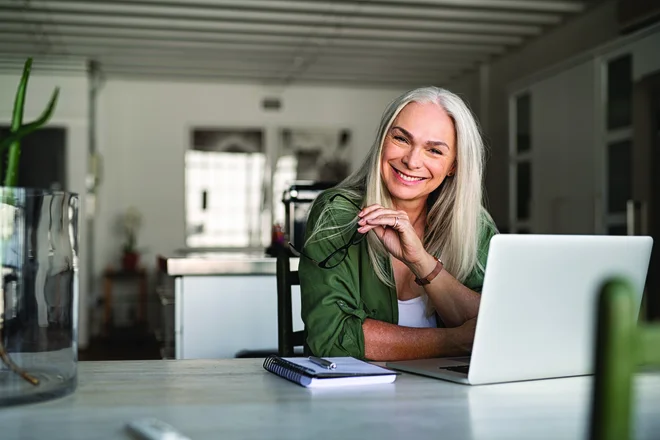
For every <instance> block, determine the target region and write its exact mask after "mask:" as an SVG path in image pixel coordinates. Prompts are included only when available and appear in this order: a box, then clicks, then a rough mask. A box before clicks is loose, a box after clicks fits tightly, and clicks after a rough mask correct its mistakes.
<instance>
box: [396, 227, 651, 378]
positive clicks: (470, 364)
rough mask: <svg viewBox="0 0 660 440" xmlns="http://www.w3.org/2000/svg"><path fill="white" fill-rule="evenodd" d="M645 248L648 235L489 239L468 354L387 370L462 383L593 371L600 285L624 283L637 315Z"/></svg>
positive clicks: (646, 261) (648, 246)
mask: <svg viewBox="0 0 660 440" xmlns="http://www.w3.org/2000/svg"><path fill="white" fill-rule="evenodd" d="M652 246H653V239H652V238H651V237H648V236H600V235H533V234H529V235H528V234H520V235H515V234H499V235H496V236H494V237H493V238H492V239H491V242H490V248H489V252H488V261H487V263H486V273H485V277H484V284H483V288H482V293H481V296H482V298H481V305H480V308H479V317H478V319H477V326H476V330H475V335H474V343H473V345H472V353H471V356H469V357H461V358H436V359H420V360H412V361H395V362H387V363H386V365H387V366H388V367H389V368H392V369H395V370H399V371H405V372H409V373H416V374H421V375H425V376H431V377H435V378H438V379H446V380H450V381H453V382H458V383H463V384H469V385H481V384H490V383H501V382H513V381H523V380H535V379H549V378H559V377H569V376H581V375H588V374H593V357H594V350H595V338H596V319H597V316H596V315H597V302H598V295H599V293H600V286H601V284H602V283H603V281H604V280H605V279H606V278H608V277H611V276H617V275H618V276H622V277H625V278H626V279H628V280H629V281H630V282H631V283H632V285H633V286H634V288H635V291H636V292H638V296H637V297H636V307H637V313H638V314H639V308H640V305H641V301H642V293H643V291H644V284H645V281H646V274H647V270H648V267H649V259H650V257H651V247H652Z"/></svg>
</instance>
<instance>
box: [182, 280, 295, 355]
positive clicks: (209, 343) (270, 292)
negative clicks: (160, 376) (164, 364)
mask: <svg viewBox="0 0 660 440" xmlns="http://www.w3.org/2000/svg"><path fill="white" fill-rule="evenodd" d="M292 290H293V291H292V294H293V299H292V300H293V316H294V321H293V327H294V330H301V329H302V328H303V323H302V319H301V318H300V288H299V287H297V286H296V287H294V288H293V289H292ZM174 292H175V293H174V294H175V299H174V309H175V312H174V320H175V323H174V341H175V343H174V346H175V357H176V359H217V358H233V357H236V355H237V354H239V353H241V352H244V351H272V352H273V353H276V352H277V284H276V277H275V275H274V274H273V275H208V276H181V277H177V278H176V279H175V287H174Z"/></svg>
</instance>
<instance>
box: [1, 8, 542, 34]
mask: <svg viewBox="0 0 660 440" xmlns="http://www.w3.org/2000/svg"><path fill="white" fill-rule="evenodd" d="M7 10H14V11H24V12H25V13H30V14H32V13H40V14H41V13H57V14H67V15H79V14H86V15H90V16H97V17H98V16H101V17H104V18H105V17H124V18H126V17H128V18H141V19H168V20H175V21H177V20H186V21H190V20H199V21H201V22H211V21H212V22H214V23H243V24H277V25H284V26H301V25H302V26H325V27H327V26H335V27H340V28H342V29H356V28H364V29H381V30H416V31H432V32H438V31H456V32H473V33H479V34H510V35H525V36H532V35H538V34H539V33H540V32H541V29H542V28H541V26H539V25H529V24H516V23H492V22H484V21H483V20H473V21H466V20H452V19H450V18H447V17H444V18H442V19H440V18H437V17H436V18H429V17H427V16H426V17H418V18H417V19H406V18H401V17H398V18H389V17H359V16H351V15H337V14H335V13H334V12H330V13H305V14H291V13H286V12H273V11H269V12H264V11H243V10H231V9H229V10H214V9H210V10H209V9H191V8H183V7H178V8H177V7H171V6H169V7H167V6H153V5H151V6H147V5H126V4H117V3H107V2H99V1H96V2H93V3H91V2H90V3H84V4H81V3H77V2H75V1H49V2H46V1H43V0H42V1H35V0H31V1H30V2H29V3H27V5H21V4H17V5H16V6H14V7H10V8H8V9H7Z"/></svg>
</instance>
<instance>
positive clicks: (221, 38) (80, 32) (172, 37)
mask: <svg viewBox="0 0 660 440" xmlns="http://www.w3.org/2000/svg"><path fill="white" fill-rule="evenodd" d="M0 33H9V34H16V33H28V34H31V35H34V36H35V37H36V38H37V39H44V40H46V39H48V40H51V41H53V42H56V41H57V39H58V37H77V38H80V39H86V38H88V37H96V38H106V39H108V40H118V39H122V40H126V39H128V40H132V41H133V42H135V43H144V42H147V41H149V42H151V41H157V42H161V43H166V44H167V45H170V44H171V45H172V46H176V45H177V44H190V45H195V46H196V45H198V44H199V46H200V47H202V46H205V47H212V46H216V45H217V46H219V45H224V44H235V45H258V46H260V47H269V46H280V45H285V46H295V47H298V48H299V49H301V50H302V49H303V48H304V47H314V48H323V49H324V50H325V49H326V48H330V47H333V48H361V49H369V50H371V49H374V48H379V49H385V50H390V51H392V52H395V51H397V50H406V51H408V50H410V51H421V50H436V51H438V52H440V51H452V52H454V51H458V52H476V53H502V52H503V51H504V46H502V45H497V44H470V43H438V42H411V41H383V40H377V39H375V40H362V39H354V38H340V39H337V40H334V39H329V38H319V37H309V38H304V39H302V40H301V38H300V37H295V36H273V35H271V36H264V35H227V34H217V33H211V34H202V35H200V34H199V33H195V32H169V31H167V30H148V29H113V30H112V33H108V29H106V28H102V27H98V26H91V25H90V26H87V25H84V24H80V25H77V26H75V25H74V26H66V25H54V24H34V23H32V24H30V23H2V24H1V25H0Z"/></svg>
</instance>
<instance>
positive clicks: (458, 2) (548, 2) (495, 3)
mask: <svg viewBox="0 0 660 440" xmlns="http://www.w3.org/2000/svg"><path fill="white" fill-rule="evenodd" d="M303 1H305V0H303ZM307 1H310V0H307ZM311 1H313V0H311ZM337 1H338V2H344V3H351V2H350V1H348V2H347V1H346V0H337ZM413 1H414V2H415V3H417V4H418V5H424V6H427V7H428V6H430V7H436V6H445V7H447V6H451V7H457V8H483V9H514V10H519V11H544V12H564V13H575V12H581V11H582V10H584V8H585V2H584V1H571V0H563V1H562V0H413ZM378 3H386V4H387V3H401V0H378Z"/></svg>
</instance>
